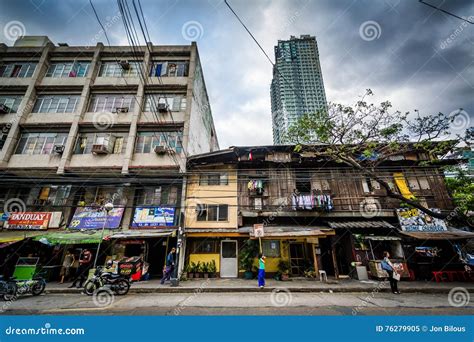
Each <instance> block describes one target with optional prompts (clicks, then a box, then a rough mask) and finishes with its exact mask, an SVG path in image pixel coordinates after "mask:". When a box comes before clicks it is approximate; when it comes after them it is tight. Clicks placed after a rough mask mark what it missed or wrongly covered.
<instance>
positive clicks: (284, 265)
mask: <svg viewBox="0 0 474 342" xmlns="http://www.w3.org/2000/svg"><path fill="white" fill-rule="evenodd" d="M278 271H280V273H281V274H289V273H290V262H289V261H288V260H283V259H282V260H280V262H279V263H278Z"/></svg>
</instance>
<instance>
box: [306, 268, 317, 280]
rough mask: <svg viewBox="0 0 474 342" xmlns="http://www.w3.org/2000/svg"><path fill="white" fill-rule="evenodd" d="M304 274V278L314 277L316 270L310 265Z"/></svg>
mask: <svg viewBox="0 0 474 342" xmlns="http://www.w3.org/2000/svg"><path fill="white" fill-rule="evenodd" d="M304 276H305V277H306V278H310V279H314V278H316V272H315V271H314V267H313V266H310V267H308V268H307V269H306V270H305V271H304Z"/></svg>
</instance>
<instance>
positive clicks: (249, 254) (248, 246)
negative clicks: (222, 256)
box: [239, 240, 258, 279]
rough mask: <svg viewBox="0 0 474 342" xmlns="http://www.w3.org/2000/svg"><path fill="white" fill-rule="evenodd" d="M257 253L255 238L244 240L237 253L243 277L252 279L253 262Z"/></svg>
mask: <svg viewBox="0 0 474 342" xmlns="http://www.w3.org/2000/svg"><path fill="white" fill-rule="evenodd" d="M257 254H258V245H257V243H256V240H247V241H245V242H244V246H243V247H242V249H241V251H240V255H239V264H240V269H243V270H244V271H245V273H244V279H253V272H252V269H253V264H254V261H255V257H256V256H257Z"/></svg>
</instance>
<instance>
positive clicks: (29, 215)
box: [7, 212, 51, 230]
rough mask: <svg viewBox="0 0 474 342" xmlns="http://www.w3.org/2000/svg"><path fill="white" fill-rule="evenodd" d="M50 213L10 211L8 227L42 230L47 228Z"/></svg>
mask: <svg viewBox="0 0 474 342" xmlns="http://www.w3.org/2000/svg"><path fill="white" fill-rule="evenodd" d="M50 220H51V213H41V212H38V213H34V212H18V213H10V215H9V216H8V219H7V228H8V229H25V230H30V229H31V230H43V229H48V225H49V221H50Z"/></svg>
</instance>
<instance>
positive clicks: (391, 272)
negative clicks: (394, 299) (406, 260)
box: [382, 251, 400, 294]
mask: <svg viewBox="0 0 474 342" xmlns="http://www.w3.org/2000/svg"><path fill="white" fill-rule="evenodd" d="M389 258H390V253H389V252H387V251H385V252H383V260H382V269H383V270H385V271H386V272H387V273H388V280H389V281H390V288H391V290H392V293H394V294H400V291H398V280H397V279H395V277H396V276H397V270H396V269H395V267H394V266H393V264H392V262H391V261H390V259H389Z"/></svg>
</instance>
